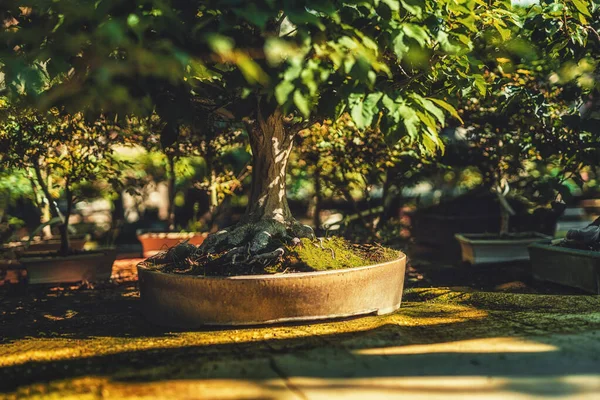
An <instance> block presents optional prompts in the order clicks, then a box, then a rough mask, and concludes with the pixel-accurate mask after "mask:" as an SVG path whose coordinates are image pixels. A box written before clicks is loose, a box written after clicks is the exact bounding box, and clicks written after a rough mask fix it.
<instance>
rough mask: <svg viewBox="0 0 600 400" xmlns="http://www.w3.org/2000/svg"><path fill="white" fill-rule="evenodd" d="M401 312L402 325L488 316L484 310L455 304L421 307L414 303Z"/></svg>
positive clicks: (448, 322)
mask: <svg viewBox="0 0 600 400" xmlns="http://www.w3.org/2000/svg"><path fill="white" fill-rule="evenodd" d="M403 311H404V312H403V313H402V322H401V323H402V324H404V325H411V326H412V325H415V326H423V325H441V324H453V323H457V322H462V321H473V320H478V319H483V318H485V317H487V316H488V313H487V312H486V311H485V310H480V309H477V308H474V307H467V306H463V305H456V304H437V303H432V304H428V305H427V307H426V308H425V307H423V306H422V305H421V304H416V305H414V306H411V307H407V308H405V309H404V310H403Z"/></svg>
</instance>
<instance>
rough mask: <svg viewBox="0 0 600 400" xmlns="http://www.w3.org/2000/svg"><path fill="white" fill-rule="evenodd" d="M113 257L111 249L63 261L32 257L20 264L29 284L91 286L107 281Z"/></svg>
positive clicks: (25, 258) (60, 258) (45, 255)
mask: <svg viewBox="0 0 600 400" xmlns="http://www.w3.org/2000/svg"><path fill="white" fill-rule="evenodd" d="M116 255H117V253H116V251H115V249H112V248H111V249H104V250H95V251H90V252H85V253H82V254H75V255H71V256H66V257H63V256H56V255H48V254H40V255H32V256H27V257H22V258H20V259H19V261H20V262H21V264H23V266H24V267H25V269H26V270H27V281H28V283H29V284H34V285H35V284H49V283H72V282H81V281H88V282H93V281H100V280H108V279H110V275H111V272H112V265H113V263H114V261H115V257H116Z"/></svg>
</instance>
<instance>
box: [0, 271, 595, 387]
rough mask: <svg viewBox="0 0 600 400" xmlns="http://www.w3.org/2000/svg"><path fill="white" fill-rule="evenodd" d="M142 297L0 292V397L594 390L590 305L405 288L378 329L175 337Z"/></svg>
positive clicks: (587, 299)
mask: <svg viewBox="0 0 600 400" xmlns="http://www.w3.org/2000/svg"><path fill="white" fill-rule="evenodd" d="M138 295H139V294H138V291H137V287H136V283H135V282H122V283H119V284H106V285H101V286H97V287H95V288H93V289H92V288H88V287H85V286H82V287H62V288H42V289H28V290H24V291H20V292H18V293H14V292H13V293H11V292H9V291H7V290H3V291H0V304H1V305H0V338H1V339H0V394H4V395H7V396H8V397H11V396H14V397H16V396H28V395H42V396H45V395H49V394H54V395H58V396H61V397H69V396H73V397H77V396H79V395H82V394H93V395H94V397H113V398H127V397H144V396H146V397H156V396H162V397H163V398H174V397H190V398H215V399H216V398H228V396H233V397H231V398H306V397H310V396H311V395H315V396H317V397H318V396H319V395H322V396H325V397H328V396H329V395H333V394H336V395H344V396H349V397H352V395H354V396H359V397H357V398H371V397H372V396H375V395H381V396H384V398H385V396H388V395H404V394H419V395H423V394H427V395H432V396H435V395H444V396H448V395H449V396H452V395H456V396H458V398H463V397H464V395H465V394H469V393H478V394H480V395H482V396H487V397H486V398H488V397H489V396H492V395H496V394H498V395H506V394H507V393H520V394H524V395H531V396H557V397H560V396H576V397H577V398H584V397H585V396H587V395H590V396H592V395H593V394H594V393H598V391H600V360H599V355H600V340H599V339H600V334H599V335H598V336H596V335H597V333H598V332H600V314H599V313H598V311H597V310H598V309H600V300H598V298H597V297H593V296H543V295H519V294H504V293H491V294H490V293H487V294H486V293H468V292H466V293H465V292H455V291H451V290H441V289H413V290H409V291H408V292H407V293H406V295H405V297H404V301H405V303H404V305H403V307H402V308H401V310H400V311H399V312H397V313H395V314H392V315H388V316H382V317H374V316H371V317H366V318H356V319H347V320H341V321H336V322H327V323H321V324H312V325H282V326H273V327H262V328H259V327H255V328H245V329H230V330H227V329H224V330H218V329H216V330H215V329H211V330H205V331H196V332H183V331H172V330H170V329H167V328H162V327H157V326H154V325H151V324H149V323H147V322H146V321H145V320H144V319H143V318H142V317H141V315H140V314H139V312H138V310H137V304H136V303H137V299H138ZM235 394H237V395H236V396H234V395H235Z"/></svg>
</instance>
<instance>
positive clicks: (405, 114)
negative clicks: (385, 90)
mask: <svg viewBox="0 0 600 400" xmlns="http://www.w3.org/2000/svg"><path fill="white" fill-rule="evenodd" d="M398 113H399V114H400V116H401V117H402V123H403V124H404V127H405V128H406V132H407V133H408V135H409V137H410V138H411V139H412V140H416V139H417V138H418V137H419V130H418V128H417V127H418V125H419V117H418V116H417V113H416V111H415V110H413V109H412V108H410V107H409V106H407V105H406V104H401V105H400V106H399V107H398Z"/></svg>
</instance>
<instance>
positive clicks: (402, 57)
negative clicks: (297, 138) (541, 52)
mask: <svg viewBox="0 0 600 400" xmlns="http://www.w3.org/2000/svg"><path fill="white" fill-rule="evenodd" d="M2 11H3V13H4V15H5V21H6V22H5V26H6V28H5V29H4V32H2V34H1V35H0V42H2V43H3V44H4V48H3V49H2V50H1V52H0V58H1V59H2V62H3V64H4V67H3V72H4V73H5V74H6V77H5V79H6V84H7V89H9V90H10V91H11V92H24V93H26V94H28V95H31V96H36V95H40V94H41V95H42V96H41V100H42V103H43V104H57V103H60V104H66V105H68V106H69V107H70V108H71V109H72V110H81V109H92V110H96V111H98V110H104V111H105V112H108V111H113V112H118V113H119V114H120V115H124V114H126V113H130V112H133V113H137V114H140V115H150V114H151V113H152V112H154V110H156V111H157V112H158V114H159V115H160V117H161V120H162V121H165V122H166V127H165V130H164V133H165V134H166V135H167V136H168V135H171V136H173V135H176V133H177V129H178V128H177V127H178V126H179V125H181V124H182V123H185V124H186V125H188V126H192V127H194V129H196V128H198V129H204V130H210V129H211V126H212V125H211V124H210V122H211V121H212V122H214V120H215V119H219V120H231V119H234V120H236V121H241V120H242V119H243V118H244V117H248V116H253V115H254V114H253V113H254V112H255V111H256V106H257V98H259V99H261V100H262V101H267V102H270V103H272V104H275V105H280V106H281V107H282V108H283V109H284V111H285V112H296V115H298V116H302V117H304V118H307V117H309V116H313V117H314V118H315V119H317V120H318V119H322V118H323V117H330V118H331V117H334V119H335V118H336V117H337V116H339V115H341V112H343V111H344V110H347V111H348V112H349V114H350V115H351V116H352V119H353V120H354V122H355V124H356V125H357V127H358V128H361V129H362V128H366V127H369V126H371V127H375V128H376V129H381V130H382V131H383V132H384V133H385V134H386V136H387V137H388V139H389V140H390V141H396V140H406V141H413V142H414V141H416V142H418V143H421V144H422V146H424V147H425V148H427V149H429V150H431V151H432V150H434V149H435V148H436V147H437V146H440V145H441V142H440V141H439V139H438V136H437V131H438V129H437V125H438V124H440V123H441V124H443V123H444V122H445V114H451V115H456V112H455V110H454V108H453V107H452V106H451V105H450V104H449V103H448V102H446V101H445V100H444V99H443V98H444V97H445V96H449V95H452V94H455V93H459V92H462V91H465V90H468V89H469V88H476V89H477V90H479V91H480V92H482V93H483V92H485V90H486V89H485V84H484V81H483V75H482V72H483V70H482V65H481V63H480V62H479V61H478V60H477V59H474V58H473V57H471V55H470V50H471V49H472V47H473V40H474V39H475V38H477V37H479V36H481V35H484V34H487V33H489V34H490V35H495V36H498V37H501V38H504V39H506V37H507V35H509V34H510V31H509V29H508V26H510V25H512V24H514V23H515V22H516V16H515V15H514V14H513V12H512V11H511V6H510V1H508V0H503V1H496V2H493V5H490V4H489V3H488V2H484V1H482V0H467V1H461V2H456V1H454V0H443V1H433V0H429V1H400V2H397V1H377V0H372V1H369V0H364V1H348V2H343V1H336V0H328V1H323V0H320V1H314V0H307V1H303V2H287V1H266V0H265V1H259V2H252V3H246V2H241V3H240V2H238V1H233V0H230V1H218V2H216V1H185V2H183V1H172V2H166V3H165V2H162V1H156V0H147V1H143V2H136V3H130V2H125V1H114V0H101V1H95V2H92V1H84V2H73V1H67V0H61V1H50V0H36V1H33V2H31V1H27V2H23V1H22V0H8V1H6V2H3V6H2ZM45 79H51V80H59V81H60V83H59V84H57V85H55V86H53V87H52V90H48V91H44V92H43V93H39V92H40V88H41V87H42V86H43V85H42V82H43V81H44V80H45Z"/></svg>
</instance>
